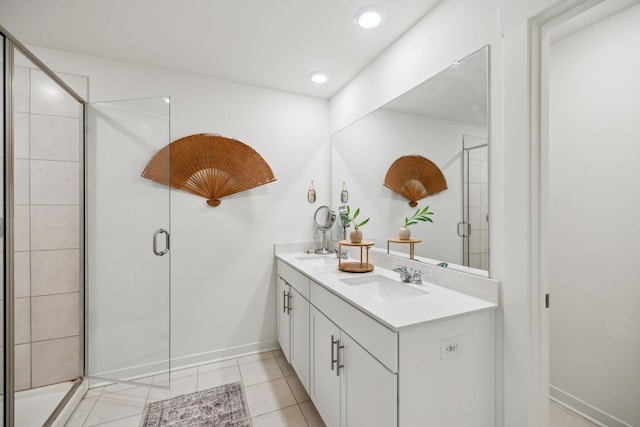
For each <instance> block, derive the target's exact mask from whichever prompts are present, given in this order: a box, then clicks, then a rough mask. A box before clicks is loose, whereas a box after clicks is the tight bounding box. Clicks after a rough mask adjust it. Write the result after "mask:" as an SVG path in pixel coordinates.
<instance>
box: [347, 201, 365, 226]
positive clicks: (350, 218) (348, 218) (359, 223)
mask: <svg viewBox="0 0 640 427" xmlns="http://www.w3.org/2000/svg"><path fill="white" fill-rule="evenodd" d="M358 215H360V208H358V209H356V211H355V212H354V213H353V216H351V207H349V205H347V219H346V222H345V224H349V223H353V226H354V227H355V228H360V227H362V226H363V225H365V224H366V223H367V222H369V220H370V219H371V218H367V219H365V220H364V221H361V222H356V221H355V219H356V218H357V217H358Z"/></svg>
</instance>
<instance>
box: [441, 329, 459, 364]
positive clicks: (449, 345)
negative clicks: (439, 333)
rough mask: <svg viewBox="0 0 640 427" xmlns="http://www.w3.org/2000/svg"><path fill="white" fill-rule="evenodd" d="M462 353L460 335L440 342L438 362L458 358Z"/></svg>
mask: <svg viewBox="0 0 640 427" xmlns="http://www.w3.org/2000/svg"><path fill="white" fill-rule="evenodd" d="M461 352H462V335H458V336H455V337H451V338H446V339H443V340H442V341H440V360H447V359H450V358H452V357H456V356H459V355H460V353H461Z"/></svg>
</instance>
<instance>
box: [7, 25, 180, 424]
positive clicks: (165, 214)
mask: <svg viewBox="0 0 640 427" xmlns="http://www.w3.org/2000/svg"><path fill="white" fill-rule="evenodd" d="M0 36H1V39H0V40H1V42H2V52H3V56H2V63H1V64H0V66H1V67H2V76H3V79H2V87H1V89H0V90H1V92H0V94H1V95H2V99H3V103H2V106H1V113H2V130H3V152H2V162H1V164H0V172H2V173H1V174H0V176H1V177H2V188H3V199H2V219H1V220H0V228H1V229H0V239H1V241H2V245H1V250H2V261H0V264H1V265H0V267H1V270H2V271H3V295H2V306H3V315H2V329H3V332H4V333H3V343H2V349H1V352H0V357H1V358H2V365H3V370H2V377H3V378H2V379H3V390H2V411H3V417H2V419H3V421H2V425H3V426H7V427H9V426H14V425H16V426H27V425H28V426H32V425H33V426H37V425H46V426H48V425H63V424H64V418H65V417H68V416H69V415H70V414H71V412H72V411H73V407H74V405H75V404H77V403H78V401H79V399H80V398H81V396H82V394H84V392H86V390H87V389H88V388H89V387H92V386H95V385H101V384H108V383H113V382H122V381H127V382H134V383H135V382H137V381H138V380H139V379H141V378H144V377H148V376H150V375H152V374H155V373H166V372H169V368H170V310H169V308H170V292H169V291H170V274H169V273H170V271H169V268H170V253H169V230H170V222H169V221H170V218H169V211H170V209H169V207H170V206H169V202H170V191H169V189H168V188H167V187H163V186H159V185H157V184H153V183H151V182H150V181H147V180H145V179H143V178H141V177H140V173H141V172H142V169H143V168H144V165H145V164H146V161H148V159H150V158H151V157H152V156H153V154H155V152H156V151H157V150H159V149H160V148H162V147H163V146H165V145H167V144H168V143H169V100H168V98H151V99H138V100H125V101H117V102H102V103H96V104H90V103H88V102H87V101H86V100H87V98H88V87H89V81H88V78H87V77H84V76H78V75H71V74H56V73H54V72H53V71H51V70H50V69H49V68H48V67H47V66H46V65H45V64H43V63H42V62H41V61H40V60H38V59H37V58H36V57H35V56H34V55H33V54H32V53H31V52H30V51H29V50H28V49H27V48H26V47H25V46H24V45H22V44H21V43H20V42H19V41H18V40H16V39H15V38H14V37H13V36H12V35H11V34H10V33H8V32H7V31H6V30H5V29H4V28H2V27H0ZM168 169H169V164H167V170H168ZM141 382H145V381H144V380H143V381H141Z"/></svg>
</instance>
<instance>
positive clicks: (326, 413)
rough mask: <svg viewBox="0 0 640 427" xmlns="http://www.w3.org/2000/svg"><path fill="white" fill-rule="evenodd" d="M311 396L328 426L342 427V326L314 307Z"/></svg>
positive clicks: (312, 308)
mask: <svg viewBox="0 0 640 427" xmlns="http://www.w3.org/2000/svg"><path fill="white" fill-rule="evenodd" d="M310 321H311V325H310V326H311V343H312V349H311V393H310V395H311V399H312V400H313V403H314V404H315V406H316V409H318V412H319V413H320V415H321V416H322V419H323V420H324V422H325V424H326V425H327V426H328V427H338V426H340V376H339V374H341V373H342V371H343V369H342V368H340V362H339V360H338V357H339V356H338V354H339V353H340V351H341V349H340V348H339V347H340V345H341V344H340V329H339V328H338V327H337V326H336V325H334V324H333V323H332V322H331V321H330V320H329V319H328V318H327V317H326V316H324V315H323V314H322V313H320V312H319V311H318V310H317V309H316V308H315V307H311V320H310Z"/></svg>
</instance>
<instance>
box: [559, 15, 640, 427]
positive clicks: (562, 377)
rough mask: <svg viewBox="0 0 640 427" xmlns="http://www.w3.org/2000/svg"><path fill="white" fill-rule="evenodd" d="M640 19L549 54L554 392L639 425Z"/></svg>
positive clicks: (610, 25) (599, 415)
mask: <svg viewBox="0 0 640 427" xmlns="http://www.w3.org/2000/svg"><path fill="white" fill-rule="evenodd" d="M639 22H640V5H636V6H634V7H631V8H629V9H626V10H624V11H622V12H620V13H618V14H617V15H614V16H613V17H610V18H608V19H606V20H604V21H602V22H600V23H598V24H595V25H593V26H590V27H587V28H586V29H584V30H582V31H580V32H578V33H575V34H573V35H571V36H569V37H567V38H565V39H563V40H560V41H559V42H557V43H555V44H552V45H551V56H550V70H549V81H550V110H551V116H550V136H549V218H550V219H549V227H550V228H549V235H550V242H549V248H550V249H549V250H550V254H549V255H550V256H549V281H550V291H551V295H552V306H551V312H550V376H551V378H550V384H551V386H552V391H551V393H552V395H554V396H556V397H558V398H559V399H561V400H563V401H565V402H566V403H568V404H570V405H572V406H575V407H577V409H580V410H582V411H584V412H585V413H587V414H588V415H591V416H593V417H596V419H598V420H599V421H601V422H604V423H605V424H606V425H610V426H613V425H616V426H617V425H622V424H619V423H615V422H612V421H611V419H610V418H608V417H607V416H606V414H607V413H608V414H610V415H611V416H613V417H615V418H618V419H619V420H622V421H624V422H626V423H627V424H626V425H634V426H636V425H640V408H638V402H639V401H640V365H639V363H640V362H639V361H640V310H638V307H637V305H638V302H639V301H640V286H638V279H637V274H638V273H637V263H638V249H637V247H638V241H640V222H638V221H636V219H635V217H636V213H637V212H639V211H640V197H638V183H640V169H639V168H638V159H640V121H638V117H639V114H640V81H639V80H638V76H640V50H639V49H637V46H640V26H639V25H638V23H639ZM632 46H635V47H636V48H632V49H629V47H632ZM566 394H569V395H570V396H567V395H566ZM572 397H574V398H575V399H579V400H581V401H583V402H584V403H586V404H587V405H591V406H593V408H589V407H588V406H585V405H582V404H581V403H580V402H579V401H576V400H575V399H573V398H572Z"/></svg>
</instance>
